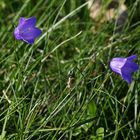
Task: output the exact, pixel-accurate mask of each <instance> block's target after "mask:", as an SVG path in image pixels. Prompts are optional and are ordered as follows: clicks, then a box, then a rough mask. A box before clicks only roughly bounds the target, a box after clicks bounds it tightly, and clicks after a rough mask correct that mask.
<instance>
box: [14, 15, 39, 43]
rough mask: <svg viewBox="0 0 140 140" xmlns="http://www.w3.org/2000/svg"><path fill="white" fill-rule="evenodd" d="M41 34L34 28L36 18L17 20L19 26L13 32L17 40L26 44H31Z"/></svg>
mask: <svg viewBox="0 0 140 140" xmlns="http://www.w3.org/2000/svg"><path fill="white" fill-rule="evenodd" d="M41 34H42V31H41V30H40V29H38V28H37V27H36V18H35V17H31V18H27V19H26V18H24V17H21V18H20V19H19V24H18V26H17V27H16V28H15V30H14V35H15V38H16V39H17V40H23V41H25V42H27V43H28V44H33V43H34V40H35V39H36V38H37V37H39V36H40V35H41Z"/></svg>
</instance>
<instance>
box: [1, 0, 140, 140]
mask: <svg viewBox="0 0 140 140" xmlns="http://www.w3.org/2000/svg"><path fill="white" fill-rule="evenodd" d="M130 3H131V4H130ZM139 3H140V2H139V1H138V0H136V1H135V2H132V1H129V5H128V15H129V16H128V21H127V22H126V24H125V27H124V29H123V31H122V32H121V33H119V34H115V33H114V30H115V23H114V22H112V21H106V22H104V23H100V25H97V23H95V22H93V21H92V20H91V19H90V17H89V11H88V9H87V2H86V0H36V1H35V0H1V1H0V93H1V94H0V95H1V98H0V130H1V131H0V133H1V135H0V140H4V139H5V140H103V139H107V140H134V139H138V138H139V137H140V136H139V133H140V122H139V119H140V116H139V108H138V107H139V101H140V98H139V95H138V94H139V93H140V84H139V71H138V72H137V73H134V74H133V79H134V81H133V82H132V84H131V85H128V84H127V83H126V82H125V81H124V80H122V79H121V77H120V76H119V75H116V74H114V73H113V72H112V71H111V70H110V68H109V62H110V60H111V59H112V58H113V57H127V56H130V55H132V54H136V55H137V56H138V59H137V63H138V64H139V60H140V57H139V56H140V49H139V48H140V24H139V23H140V22H139V21H138V20H139V19H138V18H137V17H136V14H135V13H136V11H137V10H136V8H137V7H138V5H139ZM31 16H35V17H36V18H37V27H39V28H40V29H41V30H42V31H43V34H42V36H41V37H39V38H38V39H37V40H36V41H35V44H33V45H28V44H27V43H25V42H22V41H17V40H15V38H14V36H13V31H14V29H15V27H16V26H17V24H18V20H19V18H20V17H26V18H29V17H31ZM133 17H135V20H134V18H133ZM134 21H135V22H134ZM93 27H98V29H97V30H96V29H94V30H93Z"/></svg>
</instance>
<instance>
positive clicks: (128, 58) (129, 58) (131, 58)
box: [127, 55, 137, 61]
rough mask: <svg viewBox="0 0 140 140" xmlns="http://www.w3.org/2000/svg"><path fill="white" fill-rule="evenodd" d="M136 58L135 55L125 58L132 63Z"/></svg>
mask: <svg viewBox="0 0 140 140" xmlns="http://www.w3.org/2000/svg"><path fill="white" fill-rule="evenodd" d="M136 58H137V56H136V55H131V56H129V57H127V60H130V61H133V60H134V59H136Z"/></svg>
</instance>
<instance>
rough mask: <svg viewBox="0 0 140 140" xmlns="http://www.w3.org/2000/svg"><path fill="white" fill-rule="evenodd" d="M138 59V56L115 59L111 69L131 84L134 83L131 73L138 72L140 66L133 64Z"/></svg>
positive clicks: (112, 61) (111, 63)
mask: <svg viewBox="0 0 140 140" xmlns="http://www.w3.org/2000/svg"><path fill="white" fill-rule="evenodd" d="M136 57H137V56H136V55H132V56H130V57H127V58H122V57H119V58H113V59H112V60H111V62H110V68H111V69H112V70H113V71H114V72H116V73H118V74H120V75H121V77H122V78H123V79H124V80H125V81H127V82H128V83H129V84H130V83H131V82H132V78H131V73H132V72H135V71H137V70H138V65H137V64H136V63H134V62H133V60H134V59H136Z"/></svg>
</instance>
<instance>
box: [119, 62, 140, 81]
mask: <svg viewBox="0 0 140 140" xmlns="http://www.w3.org/2000/svg"><path fill="white" fill-rule="evenodd" d="M137 70H138V65H137V64H136V63H134V62H131V61H129V60H127V61H126V63H125V65H124V66H123V68H122V70H121V72H122V75H121V76H122V78H123V79H124V80H125V81H127V82H128V83H131V82H132V78H131V73H132V72H135V71H137Z"/></svg>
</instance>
